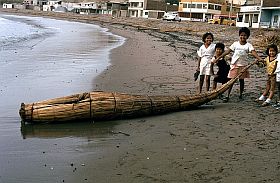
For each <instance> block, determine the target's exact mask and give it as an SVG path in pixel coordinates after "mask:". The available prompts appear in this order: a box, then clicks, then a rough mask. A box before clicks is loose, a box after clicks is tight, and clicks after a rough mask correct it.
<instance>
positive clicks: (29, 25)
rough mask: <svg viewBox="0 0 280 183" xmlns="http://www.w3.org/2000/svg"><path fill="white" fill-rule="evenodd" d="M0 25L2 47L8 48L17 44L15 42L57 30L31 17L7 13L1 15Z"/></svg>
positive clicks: (47, 34) (0, 44)
mask: <svg viewBox="0 0 280 183" xmlns="http://www.w3.org/2000/svg"><path fill="white" fill-rule="evenodd" d="M0 26H1V29H0V47H1V49H8V48H9V46H11V45H13V46H15V44H20V43H22V42H27V41H30V40H34V39H40V38H43V37H46V36H50V35H51V34H54V33H55V32H56V31H57V30H56V29H53V28H46V27H44V26H42V25H40V24H38V23H37V22H35V21H33V20H30V19H26V18H20V17H16V16H7V15H2V16H0Z"/></svg>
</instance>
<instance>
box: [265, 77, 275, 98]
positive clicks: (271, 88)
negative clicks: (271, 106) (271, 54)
mask: <svg viewBox="0 0 280 183" xmlns="http://www.w3.org/2000/svg"><path fill="white" fill-rule="evenodd" d="M275 85H276V78H275V77H273V78H272V79H271V80H270V85H269V96H268V98H269V99H270V100H271V99H272V98H273V96H274V93H275V88H276V86H275ZM266 89H268V87H267V88H266Z"/></svg>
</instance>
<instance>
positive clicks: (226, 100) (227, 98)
mask: <svg viewBox="0 0 280 183" xmlns="http://www.w3.org/2000/svg"><path fill="white" fill-rule="evenodd" d="M232 87H233V85H230V87H229V89H228V94H227V97H226V98H224V99H223V101H224V102H228V100H229V95H230V92H231V90H232Z"/></svg>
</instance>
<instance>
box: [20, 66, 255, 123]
mask: <svg viewBox="0 0 280 183" xmlns="http://www.w3.org/2000/svg"><path fill="white" fill-rule="evenodd" d="M253 64H255V62H253V63H251V64H249V65H248V66H247V67H245V68H244V69H243V71H242V72H241V73H240V74H239V75H238V76H237V77H236V78H233V79H231V80H230V81H229V82H227V83H226V84H224V85H223V86H222V87H220V88H219V89H216V90H214V91H211V92H207V93H203V94H198V95H193V96H186V95H183V96H147V95H130V94H124V93H112V92H100V91H95V92H89V93H82V94H75V95H71V96H66V97H60V98H55V99H50V100H45V101H41V102H35V103H32V104H24V103H22V104H21V108H20V110H19V113H20V116H21V119H22V121H23V122H31V123H38V122H66V121H74V120H83V119H92V120H112V119H121V118H132V117H139V116H147V115H156V114H162V113H167V112H172V111H179V110H186V109H191V108H194V107H197V106H200V105H202V104H205V103H207V102H209V101H211V100H213V99H216V98H217V97H218V96H219V95H220V94H222V93H224V92H225V91H226V90H227V89H228V88H229V87H230V86H231V85H233V84H234V82H235V81H236V80H237V79H238V78H239V76H240V75H241V74H242V73H243V72H245V71H246V70H247V69H249V68H250V67H251V66H252V65H253Z"/></svg>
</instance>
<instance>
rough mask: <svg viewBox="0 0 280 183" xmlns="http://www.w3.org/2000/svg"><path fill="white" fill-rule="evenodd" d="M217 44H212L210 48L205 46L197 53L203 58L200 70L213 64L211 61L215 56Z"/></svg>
mask: <svg viewBox="0 0 280 183" xmlns="http://www.w3.org/2000/svg"><path fill="white" fill-rule="evenodd" d="M215 46H216V44H213V43H212V44H210V45H209V46H208V48H206V47H205V45H204V44H203V45H202V46H201V47H200V48H199V50H198V51H197V55H198V56H199V57H201V61H200V68H203V67H206V65H207V64H211V59H212V58H213V56H214V54H215Z"/></svg>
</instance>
